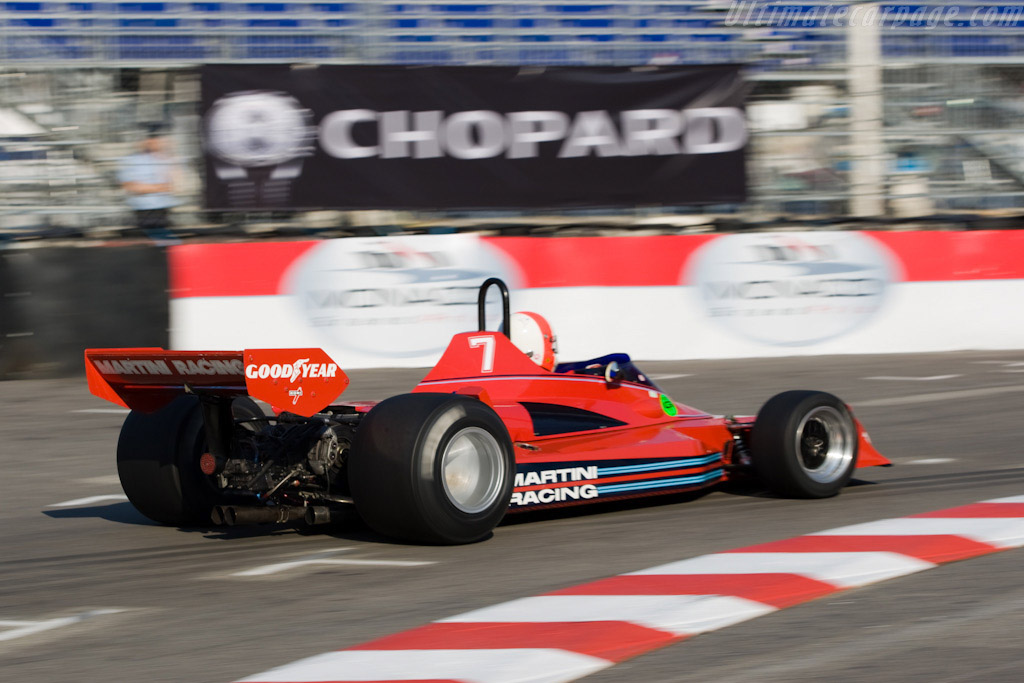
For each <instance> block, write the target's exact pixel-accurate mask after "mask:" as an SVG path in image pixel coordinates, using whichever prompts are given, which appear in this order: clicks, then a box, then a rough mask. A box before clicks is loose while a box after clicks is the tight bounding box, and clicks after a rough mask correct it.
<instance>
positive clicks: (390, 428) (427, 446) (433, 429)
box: [349, 393, 515, 545]
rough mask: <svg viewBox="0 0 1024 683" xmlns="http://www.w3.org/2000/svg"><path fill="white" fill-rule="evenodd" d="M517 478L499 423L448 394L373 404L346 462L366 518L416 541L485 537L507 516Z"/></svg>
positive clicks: (486, 410) (484, 409) (481, 407)
mask: <svg viewBox="0 0 1024 683" xmlns="http://www.w3.org/2000/svg"><path fill="white" fill-rule="evenodd" d="M514 475H515V461H514V459H513V455H512V442H511V440H510V439H509V435H508V430H507V429H506V428H505V424H504V423H503V422H502V421H501V418H499V417H498V415H497V414H496V413H495V412H494V411H493V410H492V409H491V408H490V407H489V406H488V405H486V404H485V403H482V402H480V401H478V400H476V399H474V398H469V397H465V396H457V395H453V394H428V393H423V394H403V395H400V396H394V397H392V398H389V399H387V400H385V401H382V402H381V403H379V404H377V405H376V406H375V407H374V408H373V409H372V410H371V411H370V412H369V413H368V414H367V416H366V417H365V418H364V419H363V421H362V422H361V423H360V425H359V427H358V429H357V430H356V436H355V441H354V443H353V445H352V454H351V456H350V459H349V482H350V484H351V489H352V498H353V500H354V501H355V505H356V510H357V511H358V512H359V515H360V516H361V517H362V518H363V520H364V521H365V522H366V523H367V524H368V525H369V526H370V527H371V528H372V529H373V530H374V531H377V532H378V533H380V534H383V535H385V536H390V537H393V538H398V539H402V540H407V541H413V542H417V543H432V544H447V545H454V544H461V543H472V542H474V541H479V540H482V539H484V538H486V537H487V536H488V535H490V533H491V531H492V530H493V529H494V527H495V526H497V525H498V523H499V522H500V521H501V519H502V517H504V515H505V512H506V511H507V510H508V505H509V500H510V499H511V497H512V485H513V480H514Z"/></svg>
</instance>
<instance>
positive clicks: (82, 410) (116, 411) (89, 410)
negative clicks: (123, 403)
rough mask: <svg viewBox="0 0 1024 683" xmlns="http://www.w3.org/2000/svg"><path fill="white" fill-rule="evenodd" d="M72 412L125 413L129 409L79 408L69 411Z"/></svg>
mask: <svg viewBox="0 0 1024 683" xmlns="http://www.w3.org/2000/svg"><path fill="white" fill-rule="evenodd" d="M70 412H72V413H94V414H100V415H127V414H128V413H129V412H131V411H130V410H128V409H127V408H79V409H78V410H72V411H70Z"/></svg>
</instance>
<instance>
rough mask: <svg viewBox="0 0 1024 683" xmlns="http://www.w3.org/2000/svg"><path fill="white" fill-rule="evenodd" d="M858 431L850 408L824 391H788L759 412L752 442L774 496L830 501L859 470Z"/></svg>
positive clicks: (757, 462) (756, 464)
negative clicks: (775, 494) (827, 499)
mask: <svg viewBox="0 0 1024 683" xmlns="http://www.w3.org/2000/svg"><path fill="white" fill-rule="evenodd" d="M857 448H858V439H857V429H856V426H855V425H854V422H853V416H852V415H850V411H849V409H847V407H846V405H845V404H844V403H843V402H842V401H840V400H839V399H838V398H836V397H835V396H833V395H832V394H827V393H825V392H821V391H786V392H783V393H781V394H778V395H777V396H774V397H773V398H771V399H770V400H769V401H768V402H767V403H765V404H764V407H763V408H761V411H760V412H759V413H758V414H757V419H756V420H755V422H754V429H753V432H752V434H751V438H750V450H751V457H752V459H753V461H754V468H755V469H756V470H757V472H758V474H759V475H760V476H761V479H762V480H764V482H765V483H766V484H767V485H768V487H769V489H771V490H772V492H774V493H777V494H779V495H782V496H787V497H791V498H828V497H831V496H834V495H836V494H837V493H839V491H840V490H841V489H842V488H843V487H844V486H846V484H847V482H849V481H850V477H851V476H852V475H853V470H854V468H856V466H857Z"/></svg>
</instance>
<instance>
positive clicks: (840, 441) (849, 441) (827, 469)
mask: <svg viewBox="0 0 1024 683" xmlns="http://www.w3.org/2000/svg"><path fill="white" fill-rule="evenodd" d="M853 445H854V444H853V430H852V429H851V427H850V422H849V421H848V420H847V419H846V416H845V415H843V414H842V413H840V412H839V411H838V410H836V409H835V408H833V407H831V406H818V407H817V408H814V409H813V410H811V411H810V412H809V413H807V415H805V416H804V419H803V420H801V421H800V426H799V427H797V430H796V452H797V455H798V458H799V462H800V468H801V469H802V470H803V471H804V472H805V473H806V474H807V476H808V477H810V478H811V479H812V480H813V481H816V482H818V483H819V484H830V483H832V482H834V481H836V480H837V479H839V478H841V477H842V476H843V474H844V473H845V472H846V469H847V467H848V466H849V464H850V461H851V460H853Z"/></svg>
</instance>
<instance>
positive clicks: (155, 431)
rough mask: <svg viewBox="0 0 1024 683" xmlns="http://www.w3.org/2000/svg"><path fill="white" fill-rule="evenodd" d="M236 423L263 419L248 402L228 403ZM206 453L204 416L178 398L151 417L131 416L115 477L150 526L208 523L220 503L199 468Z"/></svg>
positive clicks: (193, 401) (190, 399)
mask: <svg viewBox="0 0 1024 683" xmlns="http://www.w3.org/2000/svg"><path fill="white" fill-rule="evenodd" d="M231 412H232V414H233V415H234V417H235V419H243V418H255V417H263V411H262V410H261V409H260V407H259V406H258V405H257V404H256V402H255V401H253V400H252V399H250V398H248V397H239V398H236V399H235V400H234V401H233V402H232V404H231ZM205 450H206V433H205V430H204V428H203V413H202V409H201V407H200V405H199V399H198V398H197V397H195V396H179V397H178V398H175V399H174V400H173V401H171V402H170V403H168V404H167V405H166V406H164V407H163V408H161V409H160V410H158V411H156V412H154V413H148V414H147V413H140V412H138V411H132V412H131V413H129V414H128V417H127V418H126V419H125V421H124V425H123V426H122V427H121V436H120V438H119V439H118V442H117V474H118V477H119V478H120V479H121V488H122V489H124V492H125V495H127V496H128V500H129V501H130V502H131V504H132V505H134V506H135V508H136V509H137V510H138V511H139V512H141V513H142V514H143V515H145V516H146V517H148V518H150V519H151V520H153V521H154V522H159V523H161V524H168V525H173V526H187V525H200V524H207V523H209V522H210V511H211V510H212V509H213V506H214V505H217V504H219V503H221V502H223V495H222V494H221V493H220V491H219V490H218V489H217V487H216V486H215V484H214V481H213V478H212V477H209V476H207V475H205V474H203V473H202V471H201V470H200V469H199V458H200V456H201V455H202V454H203V452H204V451H205Z"/></svg>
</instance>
